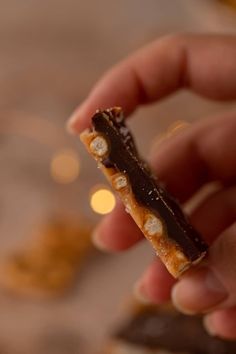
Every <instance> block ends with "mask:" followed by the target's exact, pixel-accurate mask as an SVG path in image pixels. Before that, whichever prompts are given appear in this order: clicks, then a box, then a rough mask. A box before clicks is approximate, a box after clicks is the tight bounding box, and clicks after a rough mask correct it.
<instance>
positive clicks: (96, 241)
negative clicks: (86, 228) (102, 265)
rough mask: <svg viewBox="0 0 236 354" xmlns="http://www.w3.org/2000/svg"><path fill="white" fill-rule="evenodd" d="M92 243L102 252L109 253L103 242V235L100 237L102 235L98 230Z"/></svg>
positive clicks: (94, 233) (93, 236)
mask: <svg viewBox="0 0 236 354" xmlns="http://www.w3.org/2000/svg"><path fill="white" fill-rule="evenodd" d="M92 242H93V244H94V246H95V247H96V248H97V249H99V250H100V251H103V252H108V250H107V248H106V246H105V245H104V243H103V241H102V238H101V235H100V233H99V232H98V231H97V230H95V231H94V232H93V233H92Z"/></svg>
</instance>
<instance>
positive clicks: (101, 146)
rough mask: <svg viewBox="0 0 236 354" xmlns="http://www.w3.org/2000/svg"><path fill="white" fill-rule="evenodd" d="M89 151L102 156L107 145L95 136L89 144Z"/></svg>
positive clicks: (99, 137) (100, 137) (105, 151)
mask: <svg viewBox="0 0 236 354" xmlns="http://www.w3.org/2000/svg"><path fill="white" fill-rule="evenodd" d="M90 149H91V151H92V152H93V153H94V154H95V155H97V156H100V157H102V156H104V155H105V154H106V153H107V151H108V144H107V142H106V140H105V139H104V138H103V137H102V136H96V138H94V139H93V140H92V141H91V143H90Z"/></svg>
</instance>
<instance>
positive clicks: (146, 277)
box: [68, 34, 236, 339]
mask: <svg viewBox="0 0 236 354" xmlns="http://www.w3.org/2000/svg"><path fill="white" fill-rule="evenodd" d="M183 88H184V89H187V90H191V91H193V92H195V93H196V94H198V95H202V96H204V97H207V98H210V99H213V100H225V101H227V100H228V101H229V100H235V99H236V36H223V35H191V34H178V35H171V36H167V37H163V38H161V39H158V40H156V41H155V42H153V43H151V44H149V45H148V46H147V47H145V48H143V49H141V50H139V51H138V52H137V53H135V54H133V55H131V56H130V57H129V58H128V59H125V60H124V61H123V62H121V63H119V64H118V65H116V66H115V67H114V68H112V69H111V70H110V71H108V72H107V73H106V74H105V75H104V76H103V78H102V79H101V80H100V81H99V82H98V83H97V84H96V86H95V87H94V88H93V90H92V91H91V93H90V94H89V96H88V97H87V99H86V100H85V101H84V102H83V103H82V104H81V105H80V106H79V107H78V109H77V110H76V111H75V113H74V114H73V116H72V117H71V119H70V121H69V124H68V128H69V130H70V131H71V132H72V133H74V134H79V133H80V132H81V131H82V130H83V129H84V128H86V127H88V126H89V124H90V121H89V120H90V117H91V116H92V114H93V113H94V112H95V110H96V109H97V108H107V107H112V106H121V107H123V109H124V111H125V113H126V115H127V116H128V115H130V114H131V113H132V112H133V111H134V110H135V109H136V107H137V106H139V105H141V104H148V103H151V102H154V101H157V102H158V100H159V99H161V98H163V97H166V96H168V95H169V94H171V93H173V92H175V91H178V90H181V89H183ZM151 160H152V165H153V168H154V170H155V172H156V173H157V176H158V177H159V179H160V180H162V181H164V183H165V184H166V187H167V190H168V191H170V192H171V193H172V194H173V195H174V196H175V197H176V198H177V199H178V200H179V201H180V202H181V203H184V202H186V201H187V200H188V199H190V198H191V197H192V196H193V194H194V193H195V192H197V191H198V190H199V189H200V188H201V187H202V186H203V185H204V184H206V183H208V182H210V181H218V182H220V184H221V186H222V187H221V188H220V189H219V190H217V191H216V192H214V193H213V194H211V195H210V196H208V197H207V198H206V199H205V200H204V201H203V202H202V203H201V204H200V205H199V206H198V207H197V209H196V210H194V211H193V213H192V215H191V216H190V219H191V222H192V224H193V225H194V226H195V227H196V229H197V230H198V231H199V232H200V233H201V234H202V235H203V237H204V239H205V240H206V241H207V242H208V243H209V244H210V249H209V254H208V256H207V259H206V261H205V262H203V264H202V265H200V266H199V267H196V268H194V269H192V270H190V271H188V272H187V273H186V274H184V275H183V276H182V277H181V279H179V280H178V281H177V282H176V281H175V280H174V279H173V278H172V277H171V276H170V275H169V273H168V272H167V271H166V269H165V267H164V266H163V265H162V264H161V262H160V261H159V260H158V259H155V260H154V261H153V263H152V264H151V265H150V266H149V268H148V269H147V270H146V271H145V273H144V274H143V276H142V278H141V279H140V280H139V282H138V284H136V291H138V292H139V294H140V295H141V296H142V297H143V298H146V299H149V300H151V301H152V302H155V303H162V302H164V301H167V300H168V299H169V298H170V297H171V298H172V301H173V303H174V304H175V306H176V307H177V308H178V309H179V310H180V311H182V312H184V313H187V314H196V313H203V314H204V323H205V327H206V329H207V330H208V332H209V333H210V334H212V335H218V336H221V337H224V338H229V339H236V184H235V181H236V112H234V113H233V112H231V113H227V114H224V115H221V116H218V117H212V118H208V119H205V120H200V121H198V122H197V123H195V124H193V125H191V126H190V127H188V128H187V129H185V130H184V131H182V132H181V134H178V135H176V136H173V137H172V138H171V139H167V140H166V141H164V142H163V143H162V144H161V145H160V146H159V148H158V151H157V152H156V153H155V154H154V155H153V156H152V159H151ZM177 171H181V173H180V174H178V173H177ZM113 225H116V227H115V228H114V226H113ZM111 229H112V232H110V230H111ZM141 239H143V237H142V234H141V232H140V231H139V230H138V228H137V226H136V225H135V224H134V222H133V221H132V220H131V219H130V217H129V215H128V214H126V213H125V211H124V208H123V207H122V205H121V203H120V202H118V203H117V205H116V208H115V209H114V210H113V212H112V213H111V214H109V215H107V216H106V217H105V218H103V219H102V221H101V223H100V224H99V225H98V227H97V229H96V232H95V234H94V242H95V244H96V245H97V246H98V247H99V248H102V249H104V250H107V251H122V250H125V249H128V248H130V247H132V246H133V245H134V244H136V243H137V242H139V241H140V240H141Z"/></svg>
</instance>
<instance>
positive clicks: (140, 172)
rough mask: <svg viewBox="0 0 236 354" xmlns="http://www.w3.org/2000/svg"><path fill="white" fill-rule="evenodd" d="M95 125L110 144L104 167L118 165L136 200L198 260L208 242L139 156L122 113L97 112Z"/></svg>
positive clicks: (187, 252)
mask: <svg viewBox="0 0 236 354" xmlns="http://www.w3.org/2000/svg"><path fill="white" fill-rule="evenodd" d="M92 124H93V129H94V130H95V131H96V132H98V133H99V134H101V135H103V136H104V138H105V139H106V141H107V143H108V146H109V152H108V156H106V157H105V158H104V160H103V161H102V163H103V164H104V166H106V168H111V167H115V168H116V169H117V170H118V171H120V172H122V173H124V174H125V175H126V176H127V177H128V180H129V183H130V186H131V188H132V192H133V194H134V196H135V198H136V200H137V202H138V203H139V204H140V205H142V206H144V207H146V208H148V209H149V210H151V211H152V212H153V213H154V214H155V215H156V216H157V217H161V219H162V221H163V222H164V227H165V229H166V233H167V235H168V237H169V238H171V239H172V240H174V241H175V242H176V243H177V244H178V246H179V247H180V249H181V250H182V252H183V253H184V254H185V255H186V257H187V258H188V259H189V260H190V261H194V260H196V259H198V258H199V257H200V256H201V254H202V253H203V252H205V251H206V250H207V245H206V244H205V243H204V242H203V240H202V239H201V237H200V235H199V234H198V232H197V231H196V230H195V229H194V228H193V227H192V226H191V225H190V224H189V222H188V221H187V219H186V217H185V216H184V214H183V212H182V210H181V208H180V206H179V205H178V203H177V202H176V201H175V200H174V199H173V198H172V197H171V196H170V195H169V194H168V193H167V192H166V190H164V188H162V187H161V186H160V183H158V181H157V179H156V178H155V177H154V176H153V175H152V174H151V172H150V170H149V169H148V167H147V165H146V163H144V162H143V161H142V160H141V159H140V157H139V155H138V153H137V150H136V147H135V143H134V140H133V138H132V135H131V133H130V131H129V130H128V128H127V127H126V125H125V122H124V119H123V115H122V113H120V111H119V112H118V113H117V111H116V109H114V110H112V109H111V110H105V111H98V112H97V113H96V114H95V115H94V116H93V118H92ZM178 173H182V172H181V171H178ZM183 173H184V171H183Z"/></svg>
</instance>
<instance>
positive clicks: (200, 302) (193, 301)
mask: <svg viewBox="0 0 236 354" xmlns="http://www.w3.org/2000/svg"><path fill="white" fill-rule="evenodd" d="M235 259H236V223H235V224H233V225H232V226H231V227H229V228H228V229H227V230H226V231H224V232H223V233H222V234H221V235H220V236H219V237H218V239H216V241H215V242H214V243H213V245H212V246H211V248H210V250H209V256H208V259H207V261H206V263H205V264H204V265H202V266H200V267H198V268H195V269H192V270H191V271H189V272H188V273H187V274H186V275H184V276H183V277H182V278H181V279H180V281H179V282H178V283H177V284H176V285H175V286H174V287H173V289H172V300H173V303H174V304H175V306H176V307H177V308H178V309H179V310H180V311H181V312H184V313H187V314H196V313H205V312H210V311H212V310H215V309H224V308H229V307H233V306H235V305H236V262H235Z"/></svg>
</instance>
